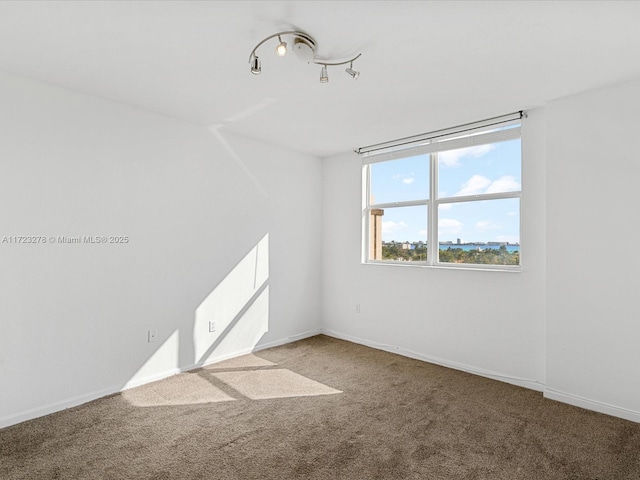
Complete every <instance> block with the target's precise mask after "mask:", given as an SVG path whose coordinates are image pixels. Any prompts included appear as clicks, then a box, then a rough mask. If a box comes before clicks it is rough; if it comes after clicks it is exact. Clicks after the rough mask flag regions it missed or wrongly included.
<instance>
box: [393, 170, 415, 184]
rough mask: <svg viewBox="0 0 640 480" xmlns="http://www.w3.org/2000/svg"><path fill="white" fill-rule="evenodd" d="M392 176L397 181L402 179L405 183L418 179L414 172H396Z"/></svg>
mask: <svg viewBox="0 0 640 480" xmlns="http://www.w3.org/2000/svg"><path fill="white" fill-rule="evenodd" d="M392 178H393V179H394V180H396V181H398V180H401V181H402V183H404V184H405V185H411V184H412V183H413V182H415V181H416V178H415V174H414V173H409V174H408V175H407V174H403V173H396V174H395V175H394V176H393V177H392Z"/></svg>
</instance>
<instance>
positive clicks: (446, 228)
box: [438, 218, 464, 235]
mask: <svg viewBox="0 0 640 480" xmlns="http://www.w3.org/2000/svg"><path fill="white" fill-rule="evenodd" d="M463 226H464V224H463V223H462V222H460V221H458V220H456V219H454V218H441V219H440V220H438V234H439V235H447V234H449V235H453V234H456V233H460V232H461V231H462V227H463Z"/></svg>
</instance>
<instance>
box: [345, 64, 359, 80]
mask: <svg viewBox="0 0 640 480" xmlns="http://www.w3.org/2000/svg"><path fill="white" fill-rule="evenodd" d="M344 71H345V72H347V73H348V74H349V75H351V76H352V77H353V79H354V80H357V79H358V77H359V76H360V72H356V71H355V70H354V69H353V62H351V64H350V65H349V66H348V67H347V68H345V69H344Z"/></svg>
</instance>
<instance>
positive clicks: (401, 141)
mask: <svg viewBox="0 0 640 480" xmlns="http://www.w3.org/2000/svg"><path fill="white" fill-rule="evenodd" d="M514 115H517V118H513V117H514ZM526 116H527V114H526V112H525V111H523V110H519V111H517V112H513V113H508V114H506V115H500V116H498V117H491V118H487V119H485V120H480V121H479V122H472V123H463V124H462V125H457V126H455V127H449V128H443V129H440V130H434V131H432V132H428V133H421V134H418V135H412V136H410V137H404V138H398V139H396V140H389V141H387V142H382V143H375V144H373V145H368V146H366V147H360V148H358V149H357V150H354V152H356V153H357V154H358V155H362V154H365V153H370V152H375V151H378V150H383V149H385V148H392V147H400V146H402V145H408V144H411V143H415V142H419V141H421V140H431V139H433V138H439V137H444V136H447V135H451V134H452V133H463V132H468V131H471V130H476V129H478V128H482V127H490V126H492V125H499V124H501V123H506V122H510V121H513V120H517V119H521V118H522V117H525V118H526ZM487 122H490V123H487ZM491 122H492V123H491Z"/></svg>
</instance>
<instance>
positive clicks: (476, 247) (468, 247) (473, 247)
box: [440, 243, 520, 252]
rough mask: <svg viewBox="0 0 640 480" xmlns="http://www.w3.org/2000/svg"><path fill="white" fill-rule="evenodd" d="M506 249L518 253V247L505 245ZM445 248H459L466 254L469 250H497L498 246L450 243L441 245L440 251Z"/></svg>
mask: <svg viewBox="0 0 640 480" xmlns="http://www.w3.org/2000/svg"><path fill="white" fill-rule="evenodd" d="M505 246H506V247H507V251H508V252H519V251H520V245H505ZM447 248H452V249H453V248H461V249H462V250H464V251H466V252H468V251H469V250H487V249H488V248H491V249H494V250H498V249H499V248H500V245H484V244H477V243H467V244H464V245H458V244H455V243H454V244H451V243H441V244H440V250H446V249H447Z"/></svg>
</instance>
